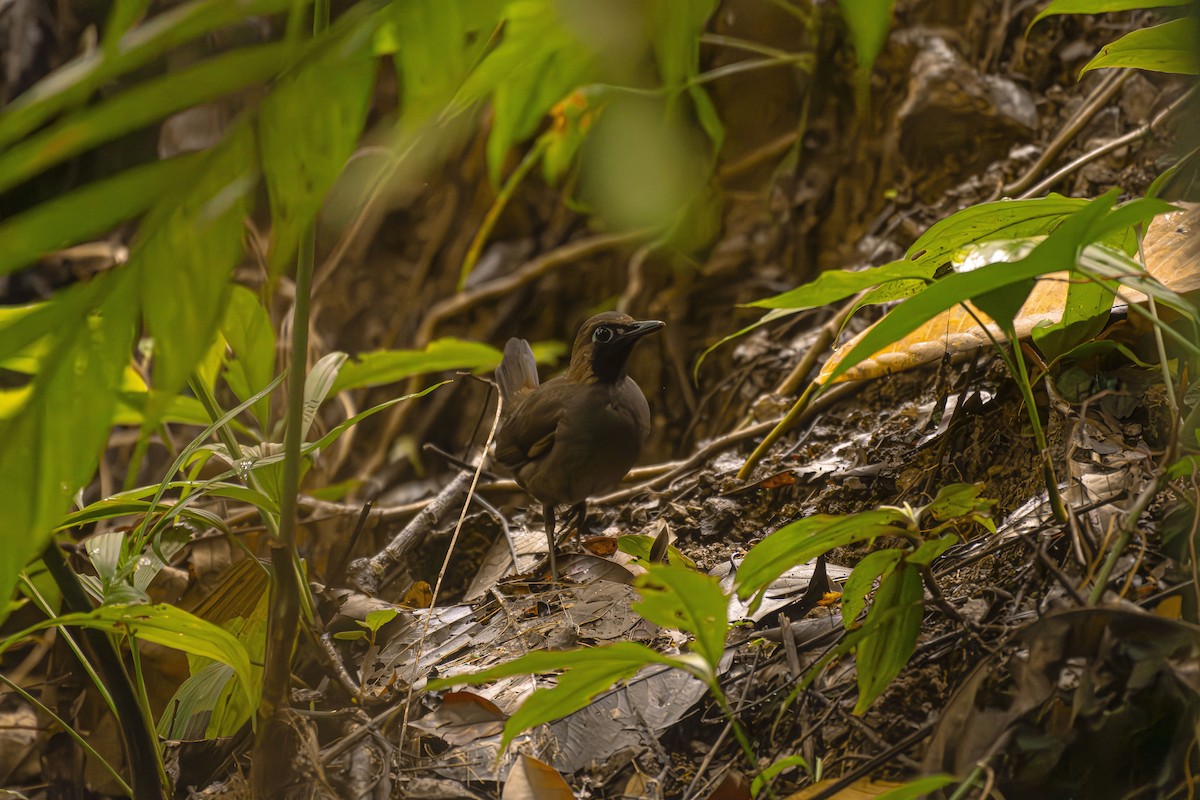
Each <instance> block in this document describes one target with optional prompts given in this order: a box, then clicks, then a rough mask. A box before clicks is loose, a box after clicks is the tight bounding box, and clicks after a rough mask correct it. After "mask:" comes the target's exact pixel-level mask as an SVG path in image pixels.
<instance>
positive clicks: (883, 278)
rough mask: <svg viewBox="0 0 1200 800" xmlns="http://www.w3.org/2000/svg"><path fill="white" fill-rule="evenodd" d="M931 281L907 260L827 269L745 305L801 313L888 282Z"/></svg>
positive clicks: (929, 272)
mask: <svg viewBox="0 0 1200 800" xmlns="http://www.w3.org/2000/svg"><path fill="white" fill-rule="evenodd" d="M931 277H933V270H931V269H929V268H928V267H925V266H922V265H918V264H916V263H914V262H912V261H909V260H907V259H900V260H898V261H891V262H889V263H887V264H884V265H882V266H879V267H868V268H867V269H862V270H855V271H851V270H843V269H831V270H826V271H825V272H822V273H821V274H820V275H818V276H817V277H816V279H814V280H812V281H810V282H809V283H806V284H804V285H803V286H799V287H797V288H795V289H790V290H788V291H786V292H783V293H782V294H777V295H775V296H774V297H767V298H764V299H762V300H755V301H754V302H753V303H749V304H748V305H750V306H752V307H754V308H770V309H776V310H787V311H791V312H796V311H803V310H805V309H809V308H817V307H818V306H823V305H827V304H829V303H833V302H836V301H838V300H843V299H845V298H847V297H850V296H851V295H854V294H857V293H858V292H861V291H862V290H864V289H870V288H871V287H873V286H879V285H881V284H885V283H891V282H892V281H901V280H914V281H919V282H921V285H922V286H923V285H924V282H925V281H926V280H928V279H929V278H931ZM760 324H761V322H760ZM746 330H749V328H747V329H746Z"/></svg>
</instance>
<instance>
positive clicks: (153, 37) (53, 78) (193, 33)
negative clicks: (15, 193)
mask: <svg viewBox="0 0 1200 800" xmlns="http://www.w3.org/2000/svg"><path fill="white" fill-rule="evenodd" d="M294 4H295V0H194V2H190V3H181V4H179V5H178V6H175V7H173V8H170V9H168V10H166V11H164V12H163V13H161V14H158V15H156V16H155V17H153V18H152V19H150V20H148V21H146V22H144V23H142V24H141V25H139V26H137V27H136V28H134V29H133V30H131V31H129V32H127V33H126V34H125V35H124V36H122V37H121V40H120V47H119V48H117V49H116V51H115V52H105V51H104V50H100V49H94V50H91V51H89V52H86V53H84V54H83V55H81V56H79V57H78V58H76V59H74V60H73V61H70V62H68V63H67V64H65V65H63V66H62V67H59V68H58V69H56V70H55V71H54V72H51V73H50V74H49V75H47V76H46V77H45V78H42V80H40V81H38V82H37V83H35V84H34V85H33V86H32V87H30V88H29V89H27V90H26V91H24V92H23V93H21V94H20V95H18V96H17V97H16V98H15V99H14V100H13V101H12V102H11V103H9V104H8V105H7V106H6V107H5V108H4V111H3V113H0V150H3V149H4V145H7V144H9V143H10V142H14V141H16V140H17V139H19V138H20V137H22V136H24V135H25V134H27V133H29V132H30V131H33V130H35V129H37V128H38V127H40V126H41V125H42V124H44V123H45V122H46V121H47V120H49V119H50V118H51V117H52V116H54V115H55V114H57V113H58V112H59V111H62V110H63V109H65V108H70V107H72V106H79V105H83V103H84V101H85V100H87V98H88V96H89V95H90V94H91V93H92V92H94V91H95V90H96V89H98V88H100V87H101V86H103V85H104V84H106V83H108V82H110V81H112V79H113V78H116V77H117V76H120V75H124V74H126V73H128V72H132V71H133V70H135V69H137V68H139V67H141V66H144V65H146V64H148V63H150V61H151V60H153V59H154V58H156V57H158V56H160V55H162V54H163V53H166V52H167V51H168V50H171V49H173V48H176V47H178V46H179V45H181V44H183V43H185V42H188V41H191V40H192V39H196V38H198V37H200V36H204V35H205V34H208V33H211V32H212V31H215V30H218V29H220V28H224V27H225V26H227V25H231V24H234V23H236V22H240V21H241V20H244V19H249V18H250V17H254V16H258V15H269V14H274V13H276V12H278V11H282V10H284V9H286V8H288V7H290V6H292V5H294Z"/></svg>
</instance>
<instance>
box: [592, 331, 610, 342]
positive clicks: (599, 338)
mask: <svg viewBox="0 0 1200 800" xmlns="http://www.w3.org/2000/svg"><path fill="white" fill-rule="evenodd" d="M612 338H613V332H612V328H596V332H595V333H593V334H592V341H593V342H596V343H598V344H604V343H605V342H611V341H612Z"/></svg>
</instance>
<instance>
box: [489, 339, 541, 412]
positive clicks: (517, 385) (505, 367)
mask: <svg viewBox="0 0 1200 800" xmlns="http://www.w3.org/2000/svg"><path fill="white" fill-rule="evenodd" d="M496 383H498V384H499V385H500V397H501V398H503V400H504V406H505V408H507V409H512V407H513V406H512V403H513V401H514V400H515V399H516V398H517V397H519V396H520V395H522V394H524V393H525V392H529V391H532V390H534V389H536V388H537V386H538V373H537V360H536V359H534V357H533V350H532V349H531V348H530V347H529V342H527V341H525V340H524V339H516V338H513V339H509V340H508V344H506V345H504V358H502V359H500V366H498V367H496Z"/></svg>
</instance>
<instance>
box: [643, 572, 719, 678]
mask: <svg viewBox="0 0 1200 800" xmlns="http://www.w3.org/2000/svg"><path fill="white" fill-rule="evenodd" d="M634 586H635V587H636V588H637V590H638V591H639V592H641V594H642V599H641V600H640V601H639V602H637V603H634V604H633V610H634V611H636V612H637V613H638V614H639V615H641V616H642V617H645V618H646V619H648V620H650V621H651V622H653V623H654V624H656V625H661V626H663V627H664V628H676V629H678V630H681V631H684V632H686V633H690V634H692V636H694V637H695V643H694V645H693V648H694V649H695V651H696V652H697V653H699V654H700V655H701V656H702V657H703V658H704V660H705V661H706V662H707V663H708V666H709V670H710V674H711V675H713V676H715V675H716V674H717V665H718V663H720V661H721V656H723V655H724V654H725V633H726V630H727V629H728V627H729V619H728V616H727V614H728V609H729V598H728V597H726V596H725V593H724V592H722V591H721V587H720V585H719V583H718V581H717V579H716V578H714V577H712V576H711V575H705V574H703V573H700V572H696V571H694V570H690V569H688V568H686V567H672V566H668V565H661V564H652V565H649V566H647V567H646V574H645V575H642V576H641V577H639V578H638V579H637V582H636V583H635V584H634Z"/></svg>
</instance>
